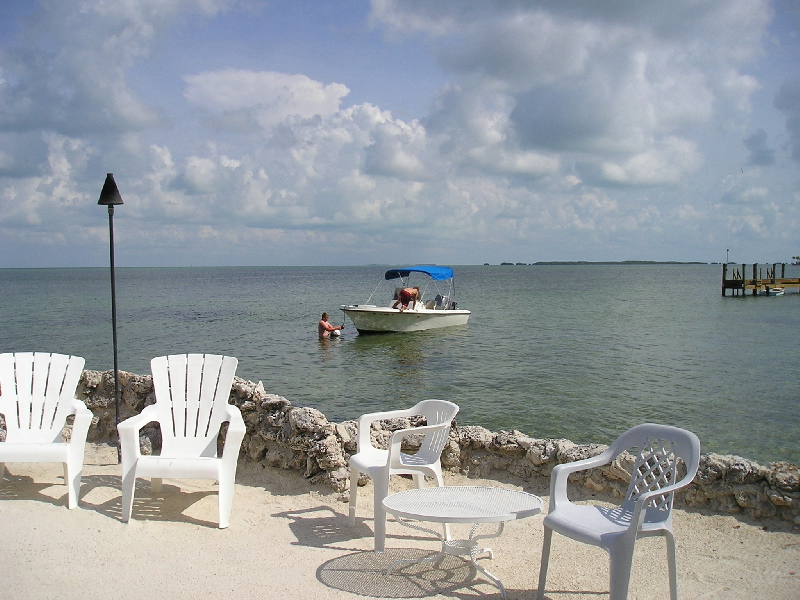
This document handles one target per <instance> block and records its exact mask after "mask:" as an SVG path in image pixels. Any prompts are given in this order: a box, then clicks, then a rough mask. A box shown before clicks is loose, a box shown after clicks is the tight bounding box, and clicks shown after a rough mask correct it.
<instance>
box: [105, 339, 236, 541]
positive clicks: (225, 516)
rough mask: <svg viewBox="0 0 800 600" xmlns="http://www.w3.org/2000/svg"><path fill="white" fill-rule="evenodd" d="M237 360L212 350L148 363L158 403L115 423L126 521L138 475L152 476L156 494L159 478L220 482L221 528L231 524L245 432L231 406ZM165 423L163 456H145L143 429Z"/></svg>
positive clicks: (159, 483)
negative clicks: (222, 432) (223, 432)
mask: <svg viewBox="0 0 800 600" xmlns="http://www.w3.org/2000/svg"><path fill="white" fill-rule="evenodd" d="M237 364H238V360H237V359H235V358H233V357H231V356H218V355H214V354H178V355H171V356H159V357H156V358H154V359H153V360H152V361H150V369H151V370H152V373H153V387H154V388H155V394H156V402H155V404H151V405H150V406H147V407H145V409H144V410H143V411H142V412H141V413H140V414H138V415H135V416H133V417H131V418H129V419H126V420H125V421H123V422H122V423H120V424H119V425H118V426H117V429H118V431H119V438H120V446H121V450H122V520H123V521H124V522H126V523H127V522H128V521H129V520H130V518H131V512H132V510H133V497H134V493H135V488H136V478H137V477H143V478H151V479H152V482H151V488H152V490H153V491H154V492H158V491H159V490H160V489H161V479H162V478H164V477H169V478H174V479H213V480H215V481H218V482H219V526H220V528H225V527H227V526H228V525H229V523H230V514H231V506H232V504H233V489H234V481H235V478H236V463H237V460H238V458H239V449H240V447H241V445H242V439H243V438H244V434H245V425H244V420H243V419H242V415H241V412H240V411H239V409H238V408H237V407H236V406H233V405H232V404H228V397H229V396H230V392H231V386H232V385H233V377H234V375H235V373H236V366H237ZM152 422H157V423H158V424H159V425H160V427H161V438H162V446H161V454H159V455H157V456H152V455H142V453H141V451H140V447H139V431H140V430H141V429H142V427H144V426H145V425H147V424H148V423H152ZM224 422H228V432H227V434H226V436H225V445H224V448H223V450H222V456H218V455H217V438H218V436H219V432H220V428H221V426H222V424H223V423H224Z"/></svg>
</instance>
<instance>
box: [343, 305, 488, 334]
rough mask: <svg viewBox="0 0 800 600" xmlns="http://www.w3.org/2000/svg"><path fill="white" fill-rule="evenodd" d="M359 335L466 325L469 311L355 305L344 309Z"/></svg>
mask: <svg viewBox="0 0 800 600" xmlns="http://www.w3.org/2000/svg"><path fill="white" fill-rule="evenodd" d="M341 309H342V311H343V312H344V314H346V315H347V316H348V317H349V318H350V320H351V321H352V322H353V325H355V328H356V329H357V330H358V332H359V333H403V332H410V331H426V330H428V329H439V328H441V327H454V326H457V325H466V324H467V321H468V320H469V317H470V314H472V313H470V311H468V310H431V309H426V308H420V309H407V310H404V311H403V312H400V311H399V310H397V309H394V308H388V307H385V306H370V305H363V304H362V305H358V304H352V305H347V306H342V307H341Z"/></svg>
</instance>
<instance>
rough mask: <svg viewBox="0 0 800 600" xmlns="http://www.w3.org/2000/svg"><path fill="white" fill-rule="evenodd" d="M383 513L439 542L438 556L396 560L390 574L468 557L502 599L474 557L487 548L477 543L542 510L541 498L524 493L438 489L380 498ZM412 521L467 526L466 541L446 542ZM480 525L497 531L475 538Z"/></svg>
mask: <svg viewBox="0 0 800 600" xmlns="http://www.w3.org/2000/svg"><path fill="white" fill-rule="evenodd" d="M383 506H384V508H385V509H386V512H388V513H390V514H391V515H394V517H395V518H396V519H397V521H398V523H400V524H401V525H405V526H406V527H411V528H413V529H418V530H420V531H424V532H426V533H430V534H431V535H434V536H436V537H437V538H438V539H439V540H441V542H442V550H441V551H440V552H439V554H438V555H436V556H434V557H429V558H423V559H420V560H410V559H402V560H396V561H394V562H393V563H392V564H391V565H389V568H388V569H387V571H386V572H387V574H389V573H391V572H392V571H393V570H394V569H395V567H396V566H398V565H399V564H401V563H406V564H409V563H418V562H422V561H433V562H434V563H438V562H439V561H440V560H441V559H442V558H444V556H445V554H455V555H461V556H465V555H469V557H470V560H471V561H472V564H473V565H474V566H475V568H476V569H477V570H478V571H480V572H481V573H483V574H484V575H485V576H486V577H488V578H489V580H491V581H492V583H494V584H495V585H496V586H497V587H498V588H499V589H500V592H501V594H502V596H503V598H506V589H505V588H504V587H503V584H502V583H501V582H500V580H499V579H498V578H497V577H495V576H494V575H492V574H491V573H489V572H488V571H487V570H486V569H484V568H483V567H482V566H481V565H479V564H478V562H477V560H476V559H477V557H478V556H480V555H481V554H484V553H488V554H489V558H491V557H492V556H493V553H492V551H491V549H489V548H482V547H481V546H480V545H479V544H478V540H481V539H488V538H494V537H498V536H499V535H500V534H501V533H503V528H504V526H505V523H506V521H514V520H516V519H524V518H525V517H531V516H533V515H537V514H539V513H540V512H541V511H542V499H541V498H539V497H538V496H534V495H533V494H528V493H527V492H520V491H517V490H508V489H504V488H497V487H480V486H442V487H429V488H422V489H415V490H408V491H405V492H399V493H397V494H392V495H390V496H387V497H386V498H384V499H383ZM412 521H428V522H432V523H445V524H447V523H471V524H472V529H471V531H470V534H469V538H468V539H466V540H452V541H451V540H446V539H444V537H443V536H442V535H441V534H440V533H438V532H436V531H433V530H431V529H427V528H425V527H421V526H419V525H417V524H415V523H413V522H412ZM481 523H496V524H497V530H496V531H495V532H494V533H491V534H489V535H475V533H476V531H477V529H478V526H479V525H480V524H481Z"/></svg>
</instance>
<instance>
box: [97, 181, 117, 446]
mask: <svg viewBox="0 0 800 600" xmlns="http://www.w3.org/2000/svg"><path fill="white" fill-rule="evenodd" d="M97 204H99V205H102V206H108V239H109V245H110V248H111V327H112V329H113V330H114V406H115V408H116V420H115V424H116V425H119V369H118V368H117V294H116V291H115V289H114V206H115V205H117V204H122V196H120V195H119V190H118V189H117V184H116V182H115V181H114V175H113V174H111V173H109V174H108V175H106V181H105V183H104V184H103V190H102V191H101V192H100V200H98V201H97ZM120 452H121V449H120V446H119V441H118V442H117V461H120V460H121V456H120Z"/></svg>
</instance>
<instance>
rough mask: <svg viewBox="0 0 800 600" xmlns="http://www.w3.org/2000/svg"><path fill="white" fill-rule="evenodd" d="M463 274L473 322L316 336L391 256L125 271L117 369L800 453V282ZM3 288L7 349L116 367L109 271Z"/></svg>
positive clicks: (550, 270)
mask: <svg viewBox="0 0 800 600" xmlns="http://www.w3.org/2000/svg"><path fill="white" fill-rule="evenodd" d="M787 268H788V269H789V272H787V276H794V277H797V276H800V268H797V267H787ZM455 269H456V284H457V292H458V294H457V300H458V303H459V307H462V308H467V309H470V310H472V312H473V315H472V317H471V319H470V322H469V324H468V325H467V326H466V327H458V328H450V329H445V330H439V331H430V332H421V333H417V334H389V335H382V336H359V335H358V334H357V333H356V331H355V329H354V328H353V327H352V326H350V327H347V328H346V329H345V330H344V335H343V336H342V337H341V338H340V339H334V340H330V341H326V342H320V341H319V340H317V339H316V323H317V320H318V319H319V315H320V313H322V312H323V311H327V312H329V313H330V314H331V322H333V323H335V324H338V323H341V322H342V313H341V312H340V311H339V310H338V307H339V306H340V305H341V304H345V303H359V302H364V301H365V300H366V299H367V297H368V296H369V295H370V293H371V292H372V291H373V290H374V288H375V286H376V284H377V283H378V281H379V280H380V279H381V277H382V274H383V272H384V270H385V268H384V267H223V268H160V269H150V268H117V270H116V275H117V311H118V312H117V321H118V338H119V343H118V347H119V367H120V369H122V370H125V371H131V372H134V373H142V374H145V373H148V372H149V360H150V358H152V357H153V356H158V355H161V354H167V353H176V352H212V353H224V354H231V355H234V356H236V357H238V358H239V361H240V362H239V370H238V375H239V376H241V377H244V378H245V379H249V380H252V381H259V380H261V381H263V382H264V387H265V388H266V390H267V391H268V392H271V393H275V394H279V395H281V396H285V397H286V398H287V399H288V400H290V401H291V402H292V403H293V404H294V405H296V406H313V407H316V408H319V409H320V410H321V411H322V412H324V413H325V414H326V415H327V416H328V418H329V419H331V420H334V421H340V420H345V419H352V418H356V417H357V416H358V415H360V414H361V413H363V412H368V411H372V410H378V409H386V408H397V407H404V406H407V405H408V404H410V403H413V402H416V401H417V400H420V399H424V398H433V397H438V398H444V399H448V400H452V401H454V402H456V403H457V404H459V406H460V407H461V412H460V413H459V417H458V422H459V423H461V424H479V425H483V426H485V427H488V428H489V429H492V430H494V431H499V430H500V429H518V430H520V431H522V432H524V433H527V434H530V435H533V436H535V437H558V438H560V437H563V438H568V439H571V440H573V441H575V442H579V443H582V442H603V443H607V442H609V441H611V440H612V439H614V438H615V437H616V436H617V435H618V434H619V433H620V432H621V431H622V430H624V429H625V428H627V427H629V426H631V425H633V424H636V423H639V422H644V421H656V422H665V423H672V424H676V425H679V426H682V427H686V428H688V429H691V430H693V431H695V432H696V433H697V434H698V435H699V436H700V438H701V442H702V444H703V449H704V451H715V452H720V453H726V454H728V453H732V454H740V455H742V456H746V457H748V458H752V459H755V460H758V461H759V462H769V461H773V460H790V461H792V462H797V463H800V448H799V447H798V444H797V440H798V439H800V406H799V401H800V337H799V336H798V332H800V294H797V293H787V294H786V295H785V296H782V297H777V298H753V297H749V296H748V297H735V298H734V297H728V298H722V297H721V294H720V280H721V271H722V267H721V266H720V265H536V266H462V267H456V268H455ZM792 269H795V271H792ZM0 285H1V286H2V288H1V289H2V302H0V323H2V328H0V351H23V350H40V349H41V350H50V351H58V352H65V353H71V354H78V355H81V356H84V357H86V361H87V362H86V364H87V368H89V369H96V370H107V369H111V368H112V366H113V353H112V343H111V315H110V313H111V310H110V304H111V301H110V284H109V273H108V270H107V269H52V270H50V269H5V270H0ZM348 325H349V323H348Z"/></svg>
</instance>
